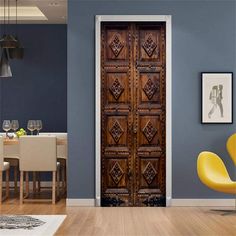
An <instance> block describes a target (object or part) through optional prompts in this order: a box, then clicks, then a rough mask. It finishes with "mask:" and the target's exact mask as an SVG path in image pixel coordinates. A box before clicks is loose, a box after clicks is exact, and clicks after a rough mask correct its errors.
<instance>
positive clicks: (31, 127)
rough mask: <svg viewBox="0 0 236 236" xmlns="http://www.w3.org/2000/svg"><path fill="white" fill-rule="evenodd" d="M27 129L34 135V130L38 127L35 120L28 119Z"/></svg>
mask: <svg viewBox="0 0 236 236" xmlns="http://www.w3.org/2000/svg"><path fill="white" fill-rule="evenodd" d="M27 129H28V130H29V131H30V132H31V135H33V131H34V130H35V129H36V127H35V120H29V121H28V124H27Z"/></svg>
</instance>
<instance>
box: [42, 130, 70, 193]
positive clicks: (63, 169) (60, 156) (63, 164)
mask: <svg viewBox="0 0 236 236" xmlns="http://www.w3.org/2000/svg"><path fill="white" fill-rule="evenodd" d="M39 135H40V136H49V137H50V136H52V135H54V136H56V137H57V139H64V140H67V133H40V134H39ZM67 157H68V150H67V143H66V144H63V145H57V161H58V162H60V173H61V182H62V195H63V194H65V193H66V190H67V159H68V158H67Z"/></svg>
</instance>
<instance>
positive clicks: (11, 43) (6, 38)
mask: <svg viewBox="0 0 236 236" xmlns="http://www.w3.org/2000/svg"><path fill="white" fill-rule="evenodd" d="M9 24H10V0H8V26H9ZM3 26H4V35H3V37H2V38H1V39H0V47H1V48H15V47H17V40H16V39H15V37H14V36H13V35H11V34H6V33H5V30H6V0H4V25H3Z"/></svg>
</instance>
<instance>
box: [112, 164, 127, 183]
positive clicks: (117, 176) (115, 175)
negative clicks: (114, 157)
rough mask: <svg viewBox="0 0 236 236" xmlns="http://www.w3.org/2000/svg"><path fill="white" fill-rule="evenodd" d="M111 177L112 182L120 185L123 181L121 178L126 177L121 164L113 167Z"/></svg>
mask: <svg viewBox="0 0 236 236" xmlns="http://www.w3.org/2000/svg"><path fill="white" fill-rule="evenodd" d="M109 174H110V176H111V178H112V180H113V181H114V182H115V183H116V184H118V183H119V182H120V180H121V178H122V177H123V175H124V171H123V170H122V168H121V167H120V165H119V163H118V162H116V163H115V165H114V166H113V167H112V169H111V171H110V173H109Z"/></svg>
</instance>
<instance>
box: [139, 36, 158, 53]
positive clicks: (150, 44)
mask: <svg viewBox="0 0 236 236" xmlns="http://www.w3.org/2000/svg"><path fill="white" fill-rule="evenodd" d="M142 46H143V49H144V50H145V52H146V53H147V54H148V56H149V57H151V56H152V54H153V53H154V51H155V49H156V47H157V44H156V43H155V42H154V40H153V35H152V34H148V35H146V37H145V41H144V43H143V45H142Z"/></svg>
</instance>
